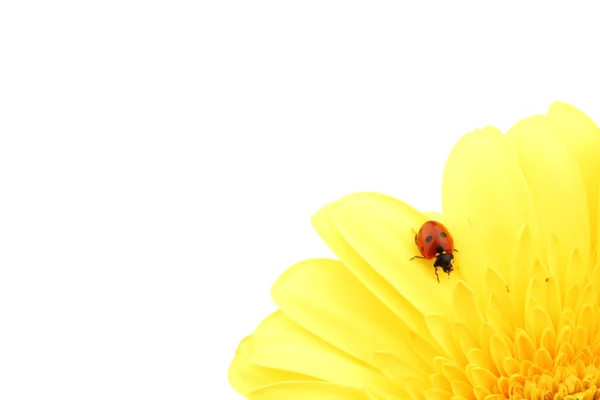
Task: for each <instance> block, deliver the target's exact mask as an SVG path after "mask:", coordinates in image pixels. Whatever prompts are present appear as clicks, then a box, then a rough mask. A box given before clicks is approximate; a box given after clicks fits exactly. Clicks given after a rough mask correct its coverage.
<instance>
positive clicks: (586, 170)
mask: <svg viewBox="0 0 600 400" xmlns="http://www.w3.org/2000/svg"><path fill="white" fill-rule="evenodd" d="M547 117H548V118H549V119H550V120H551V121H552V123H553V124H554V125H555V126H556V127H557V130H558V131H559V133H560V135H561V137H562V139H563V140H564V141H565V142H566V143H568V144H569V145H570V148H571V150H572V151H573V152H574V153H575V156H576V159H577V162H578V164H579V169H580V171H581V175H582V177H583V181H584V184H585V192H586V198H587V206H588V207H587V209H588V214H589V224H590V235H591V243H592V245H593V246H594V247H595V246H597V240H598V239H600V238H599V237H598V233H597V229H598V228H597V226H598V225H597V219H598V206H597V204H598V191H599V190H600V185H599V184H600V168H599V162H598V154H600V129H598V127H597V126H596V124H595V123H594V121H592V120H591V119H590V118H589V117H588V116H587V115H585V114H584V113H582V112H581V111H579V110H578V109H576V108H575V107H573V106H571V105H568V104H565V103H561V102H556V103H554V104H552V105H551V106H550V108H549V110H548V113H547Z"/></svg>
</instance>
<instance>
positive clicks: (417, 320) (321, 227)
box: [312, 203, 434, 343]
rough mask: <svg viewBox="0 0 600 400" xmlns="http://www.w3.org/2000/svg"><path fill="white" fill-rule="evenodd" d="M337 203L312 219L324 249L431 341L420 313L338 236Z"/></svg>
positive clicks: (325, 208)
mask: <svg viewBox="0 0 600 400" xmlns="http://www.w3.org/2000/svg"><path fill="white" fill-rule="evenodd" d="M335 206H336V203H331V204H328V205H327V206H325V207H323V208H321V209H320V210H319V211H318V212H317V213H316V214H315V215H313V217H312V223H313V226H314V227H315V229H316V231H317V232H318V234H319V235H320V236H321V238H322V239H323V241H324V242H325V243H326V244H327V246H328V247H329V248H330V249H331V250H332V251H333V252H334V253H335V255H336V256H338V257H339V259H340V260H341V261H342V262H343V263H344V265H345V266H346V267H347V268H348V270H350V271H351V272H352V273H353V274H354V275H355V276H356V277H357V278H358V280H359V281H360V282H361V283H362V284H363V285H365V287H366V288H367V289H369V290H370V291H371V292H372V293H373V294H374V295H375V296H376V297H377V298H378V299H379V300H380V301H381V302H382V303H383V304H385V305H386V306H387V307H388V308H389V309H390V310H392V311H393V312H394V313H395V314H396V315H397V316H398V318H400V319H401V320H402V321H404V323H405V324H406V326H407V327H408V328H409V329H411V330H412V331H414V332H419V333H420V334H421V335H423V337H424V339H425V340H428V341H430V342H432V343H433V342H434V340H433V337H432V336H431V335H430V333H429V331H428V329H427V325H426V323H425V318H424V316H423V314H422V313H421V312H420V311H419V310H417V309H416V307H415V306H414V305H413V304H412V303H411V302H410V301H408V300H407V299H406V298H405V297H404V296H402V295H401V294H399V293H398V291H397V290H396V289H395V288H394V287H393V286H392V285H391V284H390V282H388V281H387V280H386V279H385V278H383V277H382V276H381V275H379V274H378V273H377V271H376V270H375V269H374V268H373V267H371V266H370V265H369V264H368V263H367V262H366V261H365V260H364V259H363V258H362V257H361V256H360V255H359V254H358V253H357V252H356V251H355V250H354V249H353V248H352V247H351V246H350V245H349V244H348V242H346V240H344V238H343V237H342V236H341V235H340V233H339V231H338V230H337V228H336V227H335V226H334V224H333V222H332V220H331V217H332V213H333V212H334V209H335Z"/></svg>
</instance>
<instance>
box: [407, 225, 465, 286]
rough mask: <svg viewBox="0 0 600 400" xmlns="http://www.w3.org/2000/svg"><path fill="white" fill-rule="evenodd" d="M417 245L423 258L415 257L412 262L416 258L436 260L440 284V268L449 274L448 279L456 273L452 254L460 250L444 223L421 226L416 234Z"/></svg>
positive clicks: (435, 266) (434, 266) (435, 265)
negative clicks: (456, 247) (457, 248)
mask: <svg viewBox="0 0 600 400" xmlns="http://www.w3.org/2000/svg"><path fill="white" fill-rule="evenodd" d="M413 232H414V230H413ZM415 244H416V245H417V247H418V248H419V251H420V252H421V256H414V257H413V258H411V259H410V260H414V259H415V258H423V259H426V260H431V259H432V258H435V262H434V263H433V269H434V271H435V276H436V277H437V281H438V283H439V282H440V277H439V275H438V272H437V269H438V268H441V269H442V271H444V272H445V273H447V274H448V277H449V276H450V272H452V271H454V266H453V265H452V262H453V261H454V255H452V252H453V251H456V252H458V250H456V249H455V248H454V240H453V239H452V235H451V234H450V232H448V229H447V228H446V227H445V226H444V225H443V224H442V223H440V222H438V221H427V222H425V223H424V224H423V225H422V226H421V229H419V232H415ZM410 260H409V261H410Z"/></svg>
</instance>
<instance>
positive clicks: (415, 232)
mask: <svg viewBox="0 0 600 400" xmlns="http://www.w3.org/2000/svg"><path fill="white" fill-rule="evenodd" d="M410 230H411V231H413V232H414V234H415V244H416V245H417V246H418V245H419V244H418V243H417V231H415V230H414V229H413V228H410Z"/></svg>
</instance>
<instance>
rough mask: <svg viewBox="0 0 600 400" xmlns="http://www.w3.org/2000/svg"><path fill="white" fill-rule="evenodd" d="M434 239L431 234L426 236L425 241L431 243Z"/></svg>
mask: <svg viewBox="0 0 600 400" xmlns="http://www.w3.org/2000/svg"><path fill="white" fill-rule="evenodd" d="M432 240H433V236H431V235H429V236H427V237H426V238H425V242H427V243H429V242H431V241H432Z"/></svg>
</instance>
